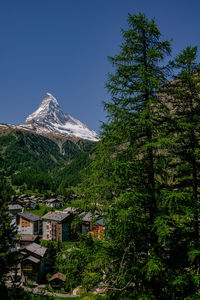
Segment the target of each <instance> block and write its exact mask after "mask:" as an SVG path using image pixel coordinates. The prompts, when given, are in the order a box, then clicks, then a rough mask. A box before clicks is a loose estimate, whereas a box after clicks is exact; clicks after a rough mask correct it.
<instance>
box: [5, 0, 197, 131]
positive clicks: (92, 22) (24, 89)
mask: <svg viewBox="0 0 200 300" xmlns="http://www.w3.org/2000/svg"><path fill="white" fill-rule="evenodd" d="M138 12H143V13H145V14H146V15H147V16H148V17H149V18H153V17H155V20H156V23H157V24H158V27H159V29H160V31H161V33H162V34H163V36H164V38H165V39H171V38H173V40H174V42H173V55H175V54H177V53H178V52H179V51H180V50H182V49H183V48H185V47H186V46H187V45H192V46H195V45H197V46H200V17H199V13H200V1H199V0H190V1H189V0H168V1H166V0H165V1H164V0H2V1H0V101H1V102H0V104H1V105H0V123H3V122H4V123H12V124H18V123H23V122H24V121H25V118H26V117H27V116H28V115H29V114H30V113H32V112H33V111H34V110H35V109H36V108H37V107H38V105H39V104H40V101H41V100H42V98H43V96H44V94H45V93H46V92H50V93H52V94H53V95H54V96H55V97H56V98H57V100H58V102H59V103H60V106H61V108H62V110H63V111H64V112H66V113H69V114H71V115H72V116H73V117H75V118H78V119H79V120H80V121H82V122H84V123H86V124H87V125H88V126H89V127H90V128H92V129H94V130H96V131H98V128H99V124H100V123H99V121H100V120H101V121H104V120H105V112H104V111H103V106H102V104H101V103H102V100H107V99H109V95H108V94H107V93H106V90H105V89H104V86H105V81H106V78H107V74H108V72H110V71H112V67H111V66H110V63H109V62H108V59H107V56H108V55H111V56H112V55H114V54H117V53H118V50H119V45H120V43H121V33H120V28H126V19H127V15H128V13H131V14H136V13H138Z"/></svg>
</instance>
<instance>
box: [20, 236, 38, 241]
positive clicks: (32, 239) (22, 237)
mask: <svg viewBox="0 0 200 300" xmlns="http://www.w3.org/2000/svg"><path fill="white" fill-rule="evenodd" d="M37 237H38V235H33V234H21V235H20V241H30V242H32V241H35V240H36V238H37Z"/></svg>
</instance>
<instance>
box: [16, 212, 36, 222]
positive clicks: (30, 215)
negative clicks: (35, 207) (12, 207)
mask: <svg viewBox="0 0 200 300" xmlns="http://www.w3.org/2000/svg"><path fill="white" fill-rule="evenodd" d="M18 216H20V217H23V218H24V219H27V220H30V221H39V220H40V217H39V216H37V215H35V214H33V213H31V212H24V213H18Z"/></svg>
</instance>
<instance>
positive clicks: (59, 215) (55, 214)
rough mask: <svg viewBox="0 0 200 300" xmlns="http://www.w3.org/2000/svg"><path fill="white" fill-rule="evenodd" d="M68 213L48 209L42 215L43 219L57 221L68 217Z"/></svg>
mask: <svg viewBox="0 0 200 300" xmlns="http://www.w3.org/2000/svg"><path fill="white" fill-rule="evenodd" d="M69 216H70V214H69V213H68V212H63V211H50V212H48V213H47V214H46V215H44V216H43V217H42V219H43V220H45V219H46V220H52V221H57V222H62V221H63V220H64V219H66V218H67V217H69Z"/></svg>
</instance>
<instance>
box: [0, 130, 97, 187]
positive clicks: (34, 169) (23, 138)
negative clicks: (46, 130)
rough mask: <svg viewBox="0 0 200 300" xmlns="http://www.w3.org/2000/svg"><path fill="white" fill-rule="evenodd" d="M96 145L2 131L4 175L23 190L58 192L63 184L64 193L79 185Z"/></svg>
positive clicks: (0, 146)
mask: <svg viewBox="0 0 200 300" xmlns="http://www.w3.org/2000/svg"><path fill="white" fill-rule="evenodd" d="M93 144H94V143H92V142H88V141H83V140H78V139H71V140H66V139H62V138H60V139H59V138H58V137H55V136H52V137H50V138H47V137H44V136H42V135H38V134H34V133H31V132H27V131H24V130H7V131H6V130H1V131H0V152H2V153H3V156H4V160H3V163H2V166H1V168H2V169H1V173H2V172H3V175H4V176H6V177H7V178H8V179H10V180H11V182H12V184H13V186H18V187H21V190H22V191H23V190H26V189H29V190H38V191H39V192H43V191H46V190H51V191H54V192H55V191H56V190H57V189H58V187H59V186H60V185H62V190H63V189H64V188H65V186H69V185H70V186H73V185H75V184H77V183H78V182H79V180H80V177H81V176H80V174H79V172H81V170H82V169H84V168H85V166H87V165H88V163H89V161H90V160H89V157H88V155H89V152H88V151H89V150H90V149H91V148H92V146H93ZM68 177H69V178H68ZM63 181H64V183H63ZM59 190H60V189H59Z"/></svg>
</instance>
